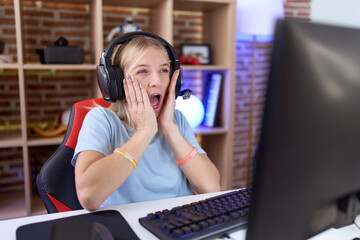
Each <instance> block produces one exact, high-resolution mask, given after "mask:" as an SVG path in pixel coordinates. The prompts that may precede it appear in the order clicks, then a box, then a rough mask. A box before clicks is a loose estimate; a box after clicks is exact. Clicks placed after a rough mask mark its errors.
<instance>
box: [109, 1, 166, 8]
mask: <svg viewBox="0 0 360 240" xmlns="http://www.w3.org/2000/svg"><path fill="white" fill-rule="evenodd" d="M164 1H165V0H146V1H144V0H131V1H129V0H104V2H103V5H104V6H121V7H132V8H153V7H155V6H157V5H158V4H160V3H161V2H164Z"/></svg>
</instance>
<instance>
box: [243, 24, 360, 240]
mask: <svg viewBox="0 0 360 240" xmlns="http://www.w3.org/2000/svg"><path fill="white" fill-rule="evenodd" d="M358 214H360V29H350V28H344V27H339V26H329V25H324V24H319V23H314V22H300V21H292V20H279V21H278V22H277V25H276V31H275V37H274V45H273V52H272V59H271V64H270V73H269V79H268V89H267V95H266V101H265V109H264V117H263V123H262V130H261V137H260V143H259V152H258V156H257V163H256V168H255V171H254V181H253V197H252V203H251V211H250V216H249V223H248V231H247V240H263V239H276V240H281V239H286V240H288V239H292V240H296V239H306V238H309V237H311V236H313V235H315V234H317V233H319V232H322V231H323V230H326V229H328V228H331V227H341V226H344V225H349V224H351V223H353V220H355V217H356V216H357V215H358Z"/></svg>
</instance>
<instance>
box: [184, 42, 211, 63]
mask: <svg viewBox="0 0 360 240" xmlns="http://www.w3.org/2000/svg"><path fill="white" fill-rule="evenodd" d="M180 55H181V57H185V58H189V57H193V58H196V59H197V60H198V61H199V62H200V63H201V64H202V65H208V64H211V51H210V44H202V43H184V44H181V45H180Z"/></svg>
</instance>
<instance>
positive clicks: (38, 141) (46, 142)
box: [27, 137, 64, 147]
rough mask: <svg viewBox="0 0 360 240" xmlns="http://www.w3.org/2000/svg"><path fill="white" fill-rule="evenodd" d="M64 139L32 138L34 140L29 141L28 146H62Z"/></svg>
mask: <svg viewBox="0 0 360 240" xmlns="http://www.w3.org/2000/svg"><path fill="white" fill-rule="evenodd" d="M63 139H64V137H54V138H32V139H28V143H27V145H28V146H29V147H36V146H50V145H60V143H61V142H62V140H63Z"/></svg>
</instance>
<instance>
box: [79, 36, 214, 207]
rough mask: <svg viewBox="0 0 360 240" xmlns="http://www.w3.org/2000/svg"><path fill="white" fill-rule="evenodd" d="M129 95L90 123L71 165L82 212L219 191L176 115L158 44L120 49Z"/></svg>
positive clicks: (145, 41)
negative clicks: (73, 169) (73, 167)
mask: <svg viewBox="0 0 360 240" xmlns="http://www.w3.org/2000/svg"><path fill="white" fill-rule="evenodd" d="M114 63H115V64H116V65H118V66H119V67H120V69H121V70H122V71H123V73H124V76H126V77H125V79H124V80H123V85H124V90H125V96H126V98H125V99H124V100H118V101H117V102H115V103H113V104H112V105H111V106H110V107H109V108H108V109H105V108H102V107H96V108H94V109H92V110H91V111H90V112H89V113H88V114H87V116H86V118H85V119H84V122H83V125H82V128H81V131H80V133H79V138H78V143H77V146H76V149H75V153H74V158H73V160H72V164H73V165H74V166H75V182H76V190H77V194H78V198H79V201H80V203H81V205H82V206H83V207H84V208H85V209H88V210H96V209H98V208H99V207H103V206H111V205H118V204H122V203H131V202H138V201H147V200H155V199H161V198H171V197H178V196H185V195H190V194H193V193H206V192H213V191H220V184H219V182H220V175H219V172H218V170H217V169H216V167H215V165H214V164H213V163H212V162H211V160H210V159H209V158H208V157H207V155H206V153H205V151H204V150H203V149H202V148H201V147H200V146H199V144H198V143H197V141H196V138H195V136H194V134H193V132H192V130H191V127H190V125H189V123H188V122H187V120H186V119H185V117H184V115H183V114H182V113H181V112H180V111H178V110H175V84H176V80H177V77H178V75H179V71H178V70H177V71H175V72H174V73H173V75H172V77H171V79H170V63H169V56H168V54H167V52H166V49H165V48H164V46H163V45H162V44H161V43H160V42H159V41H157V40H156V39H155V38H151V37H147V36H138V37H135V38H134V39H133V40H131V41H129V42H128V43H125V44H121V45H120V47H119V48H118V50H117V51H116V54H115V56H114Z"/></svg>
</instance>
